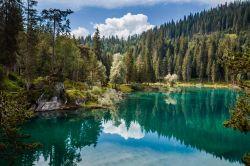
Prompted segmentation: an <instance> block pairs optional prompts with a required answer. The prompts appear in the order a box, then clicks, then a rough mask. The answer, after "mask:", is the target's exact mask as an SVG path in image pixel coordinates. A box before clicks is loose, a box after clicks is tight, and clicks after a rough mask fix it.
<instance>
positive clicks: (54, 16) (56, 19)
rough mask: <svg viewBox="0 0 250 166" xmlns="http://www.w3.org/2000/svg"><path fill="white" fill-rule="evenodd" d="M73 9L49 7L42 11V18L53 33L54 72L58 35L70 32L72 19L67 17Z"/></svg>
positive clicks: (53, 69) (53, 70)
mask: <svg viewBox="0 0 250 166" xmlns="http://www.w3.org/2000/svg"><path fill="white" fill-rule="evenodd" d="M72 13H73V11H71V10H70V9H67V10H65V11H63V10H59V9H49V10H43V11H42V19H43V20H44V22H45V23H44V24H45V25H44V26H45V27H46V28H47V30H48V31H50V32H51V33H52V38H53V40H52V49H53V51H52V64H51V67H52V72H58V71H55V68H54V65H55V64H54V63H55V59H56V55H55V46H56V36H59V35H60V34H62V33H65V34H68V33H69V32H70V21H69V19H67V17H68V15H70V14H72Z"/></svg>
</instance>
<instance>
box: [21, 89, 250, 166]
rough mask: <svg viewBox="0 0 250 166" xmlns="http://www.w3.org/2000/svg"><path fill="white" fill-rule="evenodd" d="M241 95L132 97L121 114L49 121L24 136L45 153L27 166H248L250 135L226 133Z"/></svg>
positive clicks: (80, 113) (200, 92)
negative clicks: (231, 111) (244, 161)
mask: <svg viewBox="0 0 250 166" xmlns="http://www.w3.org/2000/svg"><path fill="white" fill-rule="evenodd" d="M237 96H238V93H236V92H234V91H231V90H226V89H220V90H214V89H206V88H203V89H198V88H186V89H184V90H183V91H182V92H178V93H169V94H166V93H144V92H143V93H142V92H141V93H132V94H130V95H129V96H128V98H127V99H126V100H124V101H123V102H122V103H120V104H119V106H118V108H117V110H116V111H104V110H101V111H100V110H98V111H95V110H94V111H88V110H77V111H74V112H71V113H63V114H57V115H51V114H47V115H43V116H41V117H40V118H37V119H35V120H33V121H32V122H30V123H29V124H27V125H26V126H25V127H24V131H25V132H27V133H31V134H32V141H36V142H40V143H42V144H43V147H42V148H40V149H38V150H37V151H36V152H34V153H30V154H26V155H25V156H24V157H23V158H22V161H19V163H23V165H30V164H32V163H33V164H35V165H39V166H40V165H58V166H59V165H75V164H76V165H88V166H96V165H98V166H99V165H101V166H103V165H111V166H112V165H126V166H127V165H128V166H131V165H136V166H141V165H154V166H155V165H157V166H158V165H164V166H165V165H169V166H173V165H176V166H183V165H185V166H189V165H190V166H194V165H203V166H204V165H209V166H211V165H218V166H223V165H225V166H227V165H242V163H241V157H242V156H243V155H244V154H245V153H246V152H250V141H249V140H250V135H245V134H241V133H240V132H238V131H233V130H231V129H227V128H224V127H223V121H224V120H226V119H227V118H229V109H230V107H231V106H232V105H233V104H234V102H235V99H236V97H237ZM20 165H21V164H20Z"/></svg>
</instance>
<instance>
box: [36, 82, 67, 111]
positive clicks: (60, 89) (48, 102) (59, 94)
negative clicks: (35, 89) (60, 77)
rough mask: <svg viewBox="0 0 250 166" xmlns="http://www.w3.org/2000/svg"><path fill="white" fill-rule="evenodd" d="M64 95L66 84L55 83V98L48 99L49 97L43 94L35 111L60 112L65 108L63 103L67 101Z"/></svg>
mask: <svg viewBox="0 0 250 166" xmlns="http://www.w3.org/2000/svg"><path fill="white" fill-rule="evenodd" d="M64 93H65V90H64V83H63V82H57V83H55V86H54V96H53V97H52V98H50V99H48V97H46V94H45V93H43V94H42V95H41V96H40V97H39V99H38V100H37V102H36V103H37V108H36V109H35V111H37V112H44V111H53V110H59V109H60V108H61V107H62V106H63V104H62V102H63V101H65V99H64Z"/></svg>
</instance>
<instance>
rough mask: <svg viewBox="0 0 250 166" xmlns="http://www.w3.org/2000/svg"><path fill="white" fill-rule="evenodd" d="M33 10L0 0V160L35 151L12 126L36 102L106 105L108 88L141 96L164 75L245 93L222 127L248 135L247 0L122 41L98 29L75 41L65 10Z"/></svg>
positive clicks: (18, 0)
mask: <svg viewBox="0 0 250 166" xmlns="http://www.w3.org/2000/svg"><path fill="white" fill-rule="evenodd" d="M37 4H38V1H37V0H26V1H25V2H24V1H22V0H0V111H1V114H0V122H1V123H0V126H1V128H0V136H1V138H0V150H1V152H0V154H1V156H0V157H2V156H9V154H10V153H12V152H10V151H8V150H6V149H10V148H13V146H14V145H13V144H15V146H16V147H15V148H16V149H15V151H14V153H18V152H19V151H22V150H26V149H28V150H29V149H32V148H35V147H37V146H39V145H38V144H31V145H28V146H27V145H26V144H23V143H22V140H23V139H25V138H26V137H27V136H26V135H22V134H20V133H19V128H18V127H19V126H20V125H22V124H23V123H24V122H26V121H27V120H29V119H30V118H32V117H33V116H34V115H33V113H32V112H30V111H26V110H32V109H33V110H34V108H33V107H39V102H40V100H42V99H44V100H45V98H46V100H48V101H52V102H54V101H55V100H57V99H58V100H59V101H60V102H61V103H67V104H69V105H70V106H71V105H74V106H75V105H82V104H83V103H84V104H85V106H86V107H87V106H88V107H90V108H92V107H94V108H96V107H100V105H98V106H97V105H96V103H99V104H100V103H102V106H103V105H105V106H107V105H109V101H111V100H112V101H113V100H115V101H116V100H118V99H120V98H122V97H121V96H122V95H121V94H120V93H118V94H113V93H115V91H113V89H112V88H114V89H116V90H117V91H123V92H124V91H125V92H131V91H132V90H135V91H136V90H141V89H142V87H141V86H144V84H150V83H159V82H160V83H162V82H164V80H166V78H168V76H169V75H170V76H171V75H172V76H173V75H174V76H176V77H175V79H176V80H177V78H178V81H180V82H197V83H213V84H215V83H226V84H237V85H238V86H240V87H241V88H243V89H245V90H246V92H247V93H246V94H245V95H243V97H241V98H239V99H238V102H237V104H236V107H235V109H234V110H235V113H233V114H232V119H231V120H229V121H227V122H225V126H226V127H232V128H234V129H240V130H241V131H242V132H247V131H249V130H250V122H249V112H250V111H249V108H250V104H249V88H250V86H249V82H244V81H245V80H249V79H250V65H249V64H250V31H249V29H250V2H249V1H243V2H241V1H235V2H232V3H225V4H222V5H219V6H217V7H215V8H211V9H209V10H204V11H202V12H200V13H195V14H190V15H188V16H184V17H183V18H182V19H180V20H177V21H173V20H172V21H170V22H167V23H165V24H162V25H161V26H156V27H154V28H153V29H150V30H148V31H145V32H143V33H142V34H138V35H134V36H129V37H128V38H127V39H125V38H119V37H118V36H110V37H103V36H101V35H100V31H99V29H98V28H97V29H96V31H95V33H94V34H93V35H88V36H83V37H79V38H77V37H75V36H74V35H72V34H71V25H70V19H69V16H70V15H71V14H72V13H73V11H72V10H71V9H67V10H60V9H52V8H50V9H44V10H42V12H38V10H37ZM163 14H164V13H163ZM60 83H61V84H60ZM117 85H120V86H117ZM171 86H172V84H171ZM108 88H110V89H112V90H110V89H108ZM168 88H169V87H168ZM55 89H56V90H55ZM61 89H63V90H61ZM111 93H112V97H110V94H111ZM54 96H56V97H57V98H54ZM107 101H108V102H107ZM116 102H117V101H116ZM79 103H80V104H79ZM34 105H35V106H34ZM30 108H32V109H30ZM6 138H8V139H6ZM9 138H11V139H9ZM17 139H18V140H19V141H16V140H17ZM24 147H25V148H24ZM249 156H250V155H249ZM10 165H11V163H10Z"/></svg>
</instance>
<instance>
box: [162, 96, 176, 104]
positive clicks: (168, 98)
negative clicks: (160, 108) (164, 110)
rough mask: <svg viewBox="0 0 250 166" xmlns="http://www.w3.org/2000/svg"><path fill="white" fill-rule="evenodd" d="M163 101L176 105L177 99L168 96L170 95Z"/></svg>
mask: <svg viewBox="0 0 250 166" xmlns="http://www.w3.org/2000/svg"><path fill="white" fill-rule="evenodd" d="M165 102H166V104H168V105H176V104H177V100H176V99H174V98H172V97H170V96H167V97H166V98H165Z"/></svg>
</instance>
